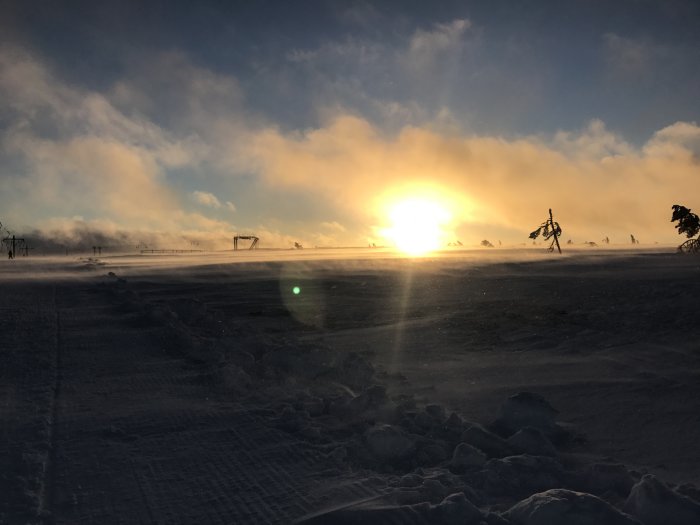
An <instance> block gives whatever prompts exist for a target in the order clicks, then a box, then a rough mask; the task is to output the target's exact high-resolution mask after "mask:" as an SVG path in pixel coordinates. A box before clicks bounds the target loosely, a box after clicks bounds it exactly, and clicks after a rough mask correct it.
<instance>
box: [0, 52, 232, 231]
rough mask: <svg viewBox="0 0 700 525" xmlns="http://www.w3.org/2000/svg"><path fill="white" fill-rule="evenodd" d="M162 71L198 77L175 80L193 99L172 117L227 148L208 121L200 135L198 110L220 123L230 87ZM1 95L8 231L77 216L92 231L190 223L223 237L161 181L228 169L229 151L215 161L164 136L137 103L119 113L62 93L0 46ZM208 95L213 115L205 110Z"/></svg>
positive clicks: (189, 143) (37, 68)
mask: <svg viewBox="0 0 700 525" xmlns="http://www.w3.org/2000/svg"><path fill="white" fill-rule="evenodd" d="M165 62H166V65H167V64H170V63H173V64H175V65H177V66H180V67H182V68H183V70H184V71H185V72H188V73H191V74H193V76H197V77H198V78H196V79H195V80H193V81H191V82H190V83H189V84H188V83H187V81H186V80H187V79H186V78H185V77H183V78H182V79H181V80H182V84H180V85H178V88H182V89H184V91H186V92H187V93H188V96H192V99H191V100H190V101H189V103H190V106H188V108H186V109H183V108H179V111H180V115H183V113H185V112H186V113H188V114H189V115H190V116H191V117H192V119H191V122H192V123H194V124H193V126H194V125H195V124H196V125H198V126H200V127H201V128H203V129H206V130H207V131H208V132H210V133H213V134H216V135H217V139H218V140H221V141H228V140H231V139H232V138H233V137H234V136H235V133H233V132H231V129H230V128H226V127H225V126H219V125H218V122H219V121H218V120H217V118H214V117H212V118H211V120H210V121H209V127H206V126H205V124H204V121H205V120H207V119H206V116H205V113H206V111H215V109H217V108H218V109H219V113H218V115H219V117H220V118H222V117H223V116H224V115H226V112H225V111H224V106H223V105H222V104H223V102H222V100H223V99H224V98H226V97H228V96H229V95H230V93H229V90H230V89H232V86H233V85H234V84H232V83H231V82H227V81H225V80H223V79H220V78H219V77H217V76H216V75H213V74H212V75H208V76H207V75H206V74H204V73H203V72H201V71H198V70H197V69H196V68H192V67H190V68H189V69H188V68H187V67H185V66H186V63H185V62H183V59H182V58H181V57H180V58H177V59H175V58H172V57H166V59H165ZM154 64H155V62H154ZM162 67H166V66H162ZM154 69H158V68H157V67H155V65H154ZM194 73H197V74H198V75H194ZM219 81H220V82H219ZM217 82H219V83H218V84H217ZM135 86H136V84H133V85H128V86H127V85H126V84H123V83H122V84H121V85H120V88H119V90H118V91H120V92H121V95H120V96H122V97H126V95H125V93H126V92H127V91H128V92H129V96H130V97H132V99H134V100H136V99H137V98H139V97H137V95H136V94H137V93H138V92H139V90H138V89H137V88H136V87H135ZM175 91H177V90H176V89H172V90H169V93H170V92H175ZM193 93H195V94H199V95H198V96H194V95H193ZM0 96H2V97H3V100H4V101H5V102H6V104H5V106H4V107H3V108H2V116H3V118H4V119H5V121H6V122H7V123H8V126H7V127H6V128H5V129H4V131H3V132H2V133H1V134H0V148H1V149H0V155H2V159H3V161H4V162H3V167H2V169H1V170H0V179H1V180H2V183H3V186H4V188H6V190H7V191H4V192H3V193H2V195H0V206H1V207H2V209H3V212H4V213H3V214H4V215H5V216H6V217H7V216H8V214H9V216H10V217H11V218H12V222H13V223H15V224H18V223H19V224H27V225H37V224H45V225H50V223H51V221H52V220H59V221H62V228H64V229H66V228H67V229H70V227H69V226H67V223H66V222H65V220H64V219H62V218H64V217H73V216H80V217H85V218H86V223H88V224H92V225H96V224H97V225H101V224H104V221H107V222H109V221H113V222H114V223H118V224H120V225H121V227H122V228H134V229H138V230H144V229H151V230H153V231H163V230H166V229H169V230H173V231H184V230H185V229H187V228H189V227H190V225H192V224H199V225H201V227H202V228H215V229H217V230H221V229H224V228H229V229H230V228H231V225H227V224H224V223H217V224H212V223H211V222H209V221H208V219H206V218H204V217H203V216H201V215H199V214H197V213H195V212H191V211H188V210H187V201H186V199H183V198H182V197H183V195H180V193H179V191H177V190H176V189H175V187H174V186H175V185H174V184H172V181H171V180H170V179H169V177H170V173H171V170H183V169H187V170H189V171H190V172H192V173H195V174H196V173H197V170H200V169H202V168H203V167H205V166H207V167H211V166H214V165H216V166H219V167H221V166H229V165H230V161H229V160H228V159H229V157H228V155H230V154H231V153H230V152H231V150H235V148H232V147H230V145H229V144H227V147H225V148H224V147H222V148H220V149H219V152H220V153H218V154H217V153H216V151H214V152H212V149H211V146H210V145H209V144H210V142H214V143H215V142H216V141H214V140H211V141H210V140H209V137H208V136H207V135H204V134H203V135H200V134H199V133H198V131H197V129H196V128H194V127H190V128H182V129H180V128H179V127H178V126H176V125H174V126H172V127H170V128H166V127H163V126H161V125H159V124H158V123H157V122H156V120H155V119H154V118H153V117H150V116H148V115H147V112H146V110H144V112H141V111H139V110H138V104H135V105H134V106H133V107H130V110H128V111H127V109H120V107H119V106H120V103H123V102H124V101H123V100H118V99H119V97H117V96H116V95H114V93H111V94H109V93H108V94H103V93H98V92H95V91H90V90H87V89H82V88H79V87H76V86H72V85H68V84H66V83H64V82H62V81H61V80H60V79H59V78H57V77H55V76H54V75H53V74H52V72H51V70H50V69H49V68H48V67H47V66H46V65H45V64H44V63H43V62H42V61H41V60H40V59H38V58H37V57H35V56H34V55H32V54H31V53H29V52H27V51H26V50H23V49H19V48H15V47H8V46H4V47H0ZM217 96H219V98H220V100H219V102H217V103H216V104H215V106H212V107H208V106H206V104H209V103H210V102H211V100H212V99H216V97H217ZM198 97H199V99H201V100H200V101H199V102H198V101H197V100H198ZM148 98H149V97H148V96H147V95H146V94H144V95H143V96H141V97H140V99H143V100H146V99H148ZM143 100H142V102H143ZM143 104H144V105H145V106H144V107H145V108H146V109H147V107H148V104H147V103H146V102H143ZM127 106H128V104H127ZM205 107H206V111H205V109H204V108H205ZM212 130H215V131H212ZM224 131H226V133H224ZM205 139H206V140H205ZM217 146H218V145H217ZM208 171H215V170H214V169H211V170H208ZM199 193H201V195H199V196H197V195H195V200H196V201H197V202H199V203H200V204H205V205H209V206H213V207H217V203H218V200H217V199H216V197H215V196H214V195H211V194H208V195H209V196H207V194H204V193H203V192H199ZM218 207H221V204H220V203H218ZM95 221H97V222H95ZM74 222H76V223H79V222H81V221H74ZM91 227H92V226H91Z"/></svg>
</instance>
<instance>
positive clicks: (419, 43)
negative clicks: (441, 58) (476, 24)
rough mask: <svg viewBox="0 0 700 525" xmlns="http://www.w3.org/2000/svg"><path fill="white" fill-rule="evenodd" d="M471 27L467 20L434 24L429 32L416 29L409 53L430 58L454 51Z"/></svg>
mask: <svg viewBox="0 0 700 525" xmlns="http://www.w3.org/2000/svg"><path fill="white" fill-rule="evenodd" d="M471 25H472V24H471V22H470V21H469V20H466V19H457V20H453V21H452V22H450V23H447V24H435V25H434V26H433V29H432V30H430V31H425V30H422V29H418V30H417V31H416V32H415V33H414V34H413V36H412V37H411V42H410V52H411V53H412V54H414V55H420V56H421V57H430V56H432V55H434V54H436V53H440V52H443V51H448V50H452V49H455V48H456V47H458V46H459V44H460V43H461V41H462V37H463V36H464V34H465V33H466V32H467V30H468V29H469V28H470V27H471Z"/></svg>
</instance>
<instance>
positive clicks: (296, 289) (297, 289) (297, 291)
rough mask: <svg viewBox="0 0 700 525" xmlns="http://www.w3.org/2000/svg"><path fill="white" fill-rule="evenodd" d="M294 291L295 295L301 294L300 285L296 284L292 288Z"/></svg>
mask: <svg viewBox="0 0 700 525" xmlns="http://www.w3.org/2000/svg"><path fill="white" fill-rule="evenodd" d="M292 293H293V294H294V295H299V294H300V293H301V288H299V287H298V286H295V287H294V288H292Z"/></svg>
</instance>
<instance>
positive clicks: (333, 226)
mask: <svg viewBox="0 0 700 525" xmlns="http://www.w3.org/2000/svg"><path fill="white" fill-rule="evenodd" d="M321 228H323V229H325V230H329V231H331V232H345V231H347V229H346V228H345V226H343V225H342V224H340V223H339V222H337V221H330V222H328V221H324V222H322V223H321Z"/></svg>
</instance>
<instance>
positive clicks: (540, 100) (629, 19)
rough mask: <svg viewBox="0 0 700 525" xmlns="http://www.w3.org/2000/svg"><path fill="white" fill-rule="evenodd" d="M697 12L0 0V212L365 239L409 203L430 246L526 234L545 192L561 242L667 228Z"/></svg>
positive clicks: (680, 2) (50, 228) (5, 217)
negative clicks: (433, 241)
mask: <svg viewBox="0 0 700 525" xmlns="http://www.w3.org/2000/svg"><path fill="white" fill-rule="evenodd" d="M699 25H700V3H698V2H696V1H694V0H659V1H651V0H616V1H606V0H571V1H567V0H562V1H556V2H555V1H553V2H546V1H538V2H535V1H531V0H522V1H505V0H489V1H468V0H463V1H451V0H444V1H439V2H437V1H411V0H403V1H399V0H384V1H371V0H357V1H350V0H348V1H340V0H326V1H306V0H299V1H294V2H290V1H271V0H260V1H256V2H236V1H229V2H207V1H201V2H165V1H163V2H160V1H151V2H147V3H146V2H129V1H120V2H107V1H103V2H100V1H89V2H87V1H75V2H68V1H56V2H36V1H10V0H0V221H2V223H3V225H4V226H6V227H9V228H10V229H11V230H12V231H13V232H16V233H18V234H24V235H27V236H32V235H33V236H34V237H39V236H43V237H45V238H51V239H54V240H55V241H56V242H58V243H61V242H65V243H68V242H81V243H84V244H87V245H90V244H91V243H92V244H94V243H95V242H103V243H104V244H110V243H111V244H113V245H117V244H124V245H136V244H148V245H150V246H153V247H161V248H182V247H184V246H193V245H197V246H206V247H216V248H221V249H224V248H231V247H232V241H231V238H232V236H233V235H234V234H236V233H240V234H256V235H258V236H259V237H260V238H261V241H260V243H261V246H263V247H283V248H284V247H291V246H293V244H294V242H300V243H302V244H303V245H305V246H351V245H352V246H366V245H368V244H369V243H375V244H378V245H384V244H387V243H389V244H390V243H391V242H392V240H395V239H394V238H392V236H391V235H390V232H391V231H392V228H394V227H395V226H396V225H395V224H394V223H393V222H392V221H394V220H395V217H396V213H397V212H396V210H397V209H403V208H401V206H403V205H405V204H406V203H409V204H410V203H412V202H418V203H419V205H418V206H417V207H414V208H410V206H409V208H410V210H412V211H410V210H409V212H408V213H403V215H402V216H403V217H404V219H403V220H408V219H406V218H405V216H406V215H408V216H411V217H410V221H409V223H410V228H412V230H411V231H415V232H416V235H417V236H421V235H425V236H430V235H431V232H432V230H430V228H427V229H423V228H422V226H421V225H425V224H430V223H431V221H432V222H439V227H440V231H441V238H440V242H441V243H447V242H453V241H457V240H460V242H462V243H464V244H465V245H473V244H478V243H479V242H480V241H481V240H482V239H490V240H491V241H492V242H494V243H495V242H496V241H497V240H502V242H503V243H504V244H520V243H525V242H529V241H528V234H529V232H530V231H532V230H534V229H535V228H536V227H537V226H539V224H540V223H541V222H542V221H543V220H545V218H546V216H547V210H548V209H549V208H553V210H554V214H555V220H558V221H559V223H560V224H561V227H562V229H563V239H565V240H566V239H572V240H573V242H575V243H581V242H584V241H596V242H599V241H600V240H601V239H602V238H604V237H609V238H610V239H611V241H612V242H613V243H620V244H623V243H628V242H629V235H630V233H633V234H634V235H635V236H636V237H637V238H639V239H640V240H641V241H642V242H643V243H651V242H677V241H678V242H680V241H682V239H680V238H679V237H678V236H677V234H676V232H675V230H674V228H673V225H672V224H671V223H670V216H671V205H672V204H676V203H678V204H683V205H685V206H688V207H690V208H693V209H694V208H698V209H700V191H699V190H700V160H699V155H700V127H699V126H698V122H700V96H698V94H699V93H700V67H699V65H700V31H697V27H698V26H699ZM426 203H427V204H426ZM397 206H398V207H399V208H397ZM431 206H437V207H438V208H439V213H438V215H439V217H438V218H436V217H433V216H430V215H431V213H432V212H431V210H432V209H433V208H431ZM404 208H405V206H404ZM411 221H412V222H411ZM96 239H98V241H96Z"/></svg>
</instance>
